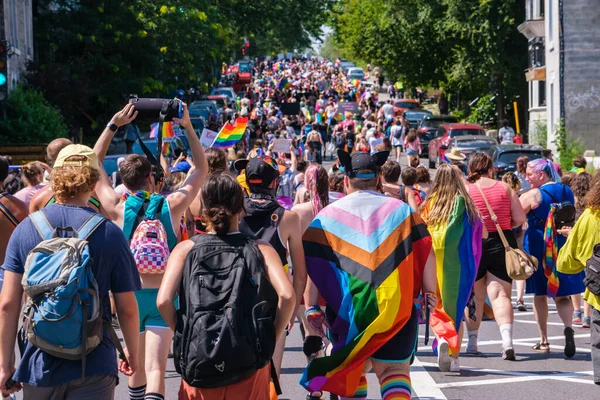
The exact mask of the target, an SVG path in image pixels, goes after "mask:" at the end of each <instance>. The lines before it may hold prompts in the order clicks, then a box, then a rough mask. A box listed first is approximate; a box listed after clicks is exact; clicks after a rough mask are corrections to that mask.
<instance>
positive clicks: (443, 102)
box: [438, 93, 448, 115]
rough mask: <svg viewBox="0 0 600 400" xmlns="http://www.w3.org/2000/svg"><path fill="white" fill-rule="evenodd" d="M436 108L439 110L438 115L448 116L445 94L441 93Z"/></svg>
mask: <svg viewBox="0 0 600 400" xmlns="http://www.w3.org/2000/svg"><path fill="white" fill-rule="evenodd" d="M438 108H439V109H440V115H448V99H447V98H446V94H445V93H442V94H441V95H440V98H439V99H438Z"/></svg>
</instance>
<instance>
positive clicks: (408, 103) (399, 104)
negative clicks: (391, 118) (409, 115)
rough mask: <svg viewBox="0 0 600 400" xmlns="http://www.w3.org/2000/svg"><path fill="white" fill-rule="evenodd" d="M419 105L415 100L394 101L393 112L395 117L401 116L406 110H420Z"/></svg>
mask: <svg viewBox="0 0 600 400" xmlns="http://www.w3.org/2000/svg"><path fill="white" fill-rule="evenodd" d="M420 109H421V104H419V102H418V101H417V100H415V99H400V100H396V101H394V112H395V114H396V116H400V115H402V113H403V112H404V111H406V110H420Z"/></svg>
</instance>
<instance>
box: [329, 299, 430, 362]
mask: <svg viewBox="0 0 600 400" xmlns="http://www.w3.org/2000/svg"><path fill="white" fill-rule="evenodd" d="M327 309H329V307H327ZM330 312H331V310H330ZM327 314H328V320H329V321H331V322H332V321H333V319H331V320H330V319H329V318H330V317H331V316H332V315H331V314H333V312H331V314H330V313H327ZM418 337H419V319H418V311H417V307H415V306H414V305H413V308H412V313H411V315H410V318H409V319H408V321H406V324H405V325H404V327H402V329H400V332H398V333H397V334H396V336H394V337H393V338H391V339H390V340H389V341H388V342H387V343H386V344H384V345H383V346H381V347H380V348H379V349H378V350H377V351H376V352H375V353H373V355H371V358H372V359H373V360H375V361H382V362H388V363H391V362H396V363H400V362H407V361H410V359H411V358H412V356H413V354H414V353H415V352H416V349H417V339H418ZM334 339H335V338H332V337H330V340H331V342H332V343H333V344H335V340H334Z"/></svg>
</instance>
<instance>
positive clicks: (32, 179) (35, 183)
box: [15, 161, 50, 207]
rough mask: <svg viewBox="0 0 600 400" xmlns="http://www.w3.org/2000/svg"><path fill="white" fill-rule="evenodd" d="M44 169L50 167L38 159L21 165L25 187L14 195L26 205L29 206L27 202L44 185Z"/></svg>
mask: <svg viewBox="0 0 600 400" xmlns="http://www.w3.org/2000/svg"><path fill="white" fill-rule="evenodd" d="M45 171H50V167H48V165H46V164H44V163H42V162H39V161H34V162H30V163H27V164H25V165H23V166H22V167H21V175H22V176H23V182H24V183H25V187H24V188H23V189H21V190H19V191H18V192H17V193H15V197H16V198H17V199H19V200H21V201H22V202H23V203H25V205H26V206H27V207H29V203H30V202H31V199H32V198H33V196H34V195H35V194H36V193H37V191H38V190H40V189H41V188H43V187H44V186H45V185H44V172H45Z"/></svg>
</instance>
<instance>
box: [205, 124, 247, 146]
mask: <svg viewBox="0 0 600 400" xmlns="http://www.w3.org/2000/svg"><path fill="white" fill-rule="evenodd" d="M246 125H248V118H238V119H236V120H235V125H231V124H230V123H229V122H227V123H225V125H223V128H221V131H220V132H219V133H218V134H217V137H216V138H215V141H214V142H213V144H212V145H211V146H210V147H218V148H221V149H227V148H229V147H233V146H234V145H235V144H236V143H237V142H239V141H240V139H241V138H242V137H243V136H244V133H245V132H246Z"/></svg>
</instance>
